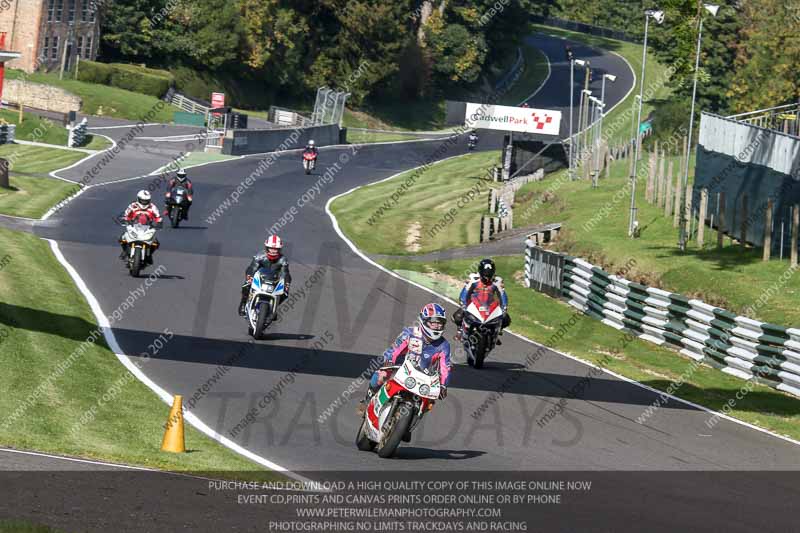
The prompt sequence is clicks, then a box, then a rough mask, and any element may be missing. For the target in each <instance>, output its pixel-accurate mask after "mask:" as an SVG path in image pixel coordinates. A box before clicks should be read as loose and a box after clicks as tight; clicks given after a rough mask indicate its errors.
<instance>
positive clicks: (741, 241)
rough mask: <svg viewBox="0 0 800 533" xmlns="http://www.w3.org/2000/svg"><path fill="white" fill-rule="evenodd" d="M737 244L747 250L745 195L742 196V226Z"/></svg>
mask: <svg viewBox="0 0 800 533" xmlns="http://www.w3.org/2000/svg"><path fill="white" fill-rule="evenodd" d="M740 229H741V235H740V238H739V244H741V245H742V248H747V195H746V194H745V195H743V196H742V225H741V228H740Z"/></svg>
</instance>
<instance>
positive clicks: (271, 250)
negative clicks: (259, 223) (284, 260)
mask: <svg viewBox="0 0 800 533" xmlns="http://www.w3.org/2000/svg"><path fill="white" fill-rule="evenodd" d="M281 248H283V241H282V240H281V238H280V237H278V236H277V235H270V236H269V238H267V240H266V241H264V249H265V250H266V252H267V259H269V260H270V261H277V260H278V259H280V257H281Z"/></svg>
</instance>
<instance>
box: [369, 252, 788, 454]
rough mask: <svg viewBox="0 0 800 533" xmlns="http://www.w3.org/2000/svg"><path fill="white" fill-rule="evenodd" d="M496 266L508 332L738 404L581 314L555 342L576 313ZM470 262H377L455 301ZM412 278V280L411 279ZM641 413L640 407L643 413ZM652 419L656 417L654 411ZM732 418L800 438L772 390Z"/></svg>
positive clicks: (681, 392)
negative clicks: (508, 315) (508, 321)
mask: <svg viewBox="0 0 800 533" xmlns="http://www.w3.org/2000/svg"><path fill="white" fill-rule="evenodd" d="M356 245H359V243H358V242H356ZM495 262H496V263H497V268H498V272H499V273H500V274H501V275H502V276H503V277H504V279H505V280H506V291H507V292H508V295H509V301H510V302H511V313H512V315H513V320H514V323H513V324H512V326H511V329H512V330H513V331H514V332H516V333H520V334H522V335H524V336H526V337H528V338H529V339H532V340H535V341H537V342H539V343H541V344H545V345H547V346H549V347H551V348H554V349H557V350H559V351H561V352H565V353H568V354H570V355H573V356H576V357H579V358H580V359H583V360H585V361H590V362H592V363H595V364H598V365H600V366H604V368H608V369H609V370H611V371H613V372H617V373H619V374H622V375H624V376H627V377H629V378H632V379H635V380H636V381H639V382H640V383H643V384H645V385H648V386H650V387H653V388H655V389H658V390H661V391H666V390H667V389H669V388H670V387H671V386H673V383H676V382H678V381H683V384H682V385H681V386H680V387H679V388H678V389H677V390H676V391H675V392H674V394H675V395H676V396H678V397H680V398H684V399H686V400H689V401H691V402H695V403H697V404H700V405H703V406H705V407H708V408H710V409H714V410H721V409H722V407H723V406H724V405H725V404H726V402H728V400H730V399H732V398H735V397H736V393H737V392H738V391H739V390H740V389H741V388H742V386H743V385H744V383H745V382H744V381H742V380H740V379H737V378H734V377H732V376H729V375H727V374H725V373H723V372H720V371H719V370H716V369H713V368H711V367H706V366H697V367H694V365H693V364H692V361H691V360H689V359H688V358H686V357H683V356H681V355H679V354H677V353H676V352H674V351H671V350H668V349H666V348H662V347H659V346H655V345H653V344H651V343H649V342H646V341H642V340H639V339H635V340H633V341H632V342H626V343H625V344H623V340H624V338H625V334H624V333H621V332H619V331H617V330H615V329H613V328H610V327H608V326H606V325H605V324H603V323H601V322H599V321H597V320H594V319H593V318H589V317H587V316H584V315H580V314H579V315H578V317H577V322H576V323H575V326H573V327H571V328H569V327H568V328H566V330H567V332H566V334H565V335H564V337H562V338H561V339H560V340H557V341H555V342H553V341H552V340H551V337H552V336H553V334H554V333H555V332H556V331H558V330H559V328H560V325H561V324H564V323H567V322H569V321H570V319H571V318H572V317H573V315H574V314H575V313H576V312H578V311H577V310H576V309H574V308H572V307H570V306H569V305H567V304H566V303H564V302H561V301H558V300H554V299H552V298H549V297H547V296H544V295H542V294H540V293H538V292H535V291H532V290H531V289H528V288H526V287H525V286H524V285H523V284H522V282H521V280H522V269H523V265H524V263H525V259H524V256H522V255H519V256H512V257H499V258H496V259H495ZM471 263H472V261H470V260H456V261H437V262H432V263H421V262H417V261H410V260H404V259H396V260H388V261H382V264H383V265H384V266H386V267H387V268H391V269H393V270H395V271H397V272H400V273H401V274H402V275H405V276H406V277H413V279H414V281H417V282H418V283H422V284H424V285H426V286H428V287H430V288H432V289H434V290H438V291H441V292H445V293H446V294H448V295H449V296H450V297H457V295H458V293H459V291H460V288H461V286H462V285H463V275H464V272H466V271H470V267H471V266H473V267H474V265H472V264H471ZM409 273H414V274H415V275H414V274H412V275H411V276H409ZM620 345H624V346H625V349H624V350H623V351H621V352H619V353H616V354H613V356H612V357H608V355H609V353H610V348H611V347H614V346H620ZM693 368H694V369H693ZM534 370H535V369H534ZM673 388H674V387H673ZM646 409H647V408H643V409H642V412H643V414H644V413H645V412H646ZM652 416H654V417H657V416H658V413H657V411H656V412H655V413H654V414H653V415H652ZM711 416H712V415H709V419H710V418H711ZM731 416H734V417H736V418H739V419H741V420H744V421H746V422H749V423H751V424H754V425H757V426H760V427H763V428H766V429H770V430H772V431H775V432H776V433H779V434H782V435H786V436H788V437H792V438H795V439H800V400H798V399H797V398H794V397H792V396H789V395H788V394H784V393H782V392H779V391H776V390H774V389H771V388H769V387H766V386H763V385H755V387H754V388H753V390H752V391H751V392H750V393H749V394H745V395H744V398H743V399H742V400H736V405H735V407H734V408H733V410H732V411H731Z"/></svg>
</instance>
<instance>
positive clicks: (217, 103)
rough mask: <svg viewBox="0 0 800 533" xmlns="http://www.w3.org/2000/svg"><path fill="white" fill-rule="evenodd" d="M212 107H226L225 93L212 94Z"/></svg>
mask: <svg viewBox="0 0 800 533" xmlns="http://www.w3.org/2000/svg"><path fill="white" fill-rule="evenodd" d="M211 107H225V93H211Z"/></svg>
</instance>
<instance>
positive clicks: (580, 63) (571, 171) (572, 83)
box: [569, 59, 587, 180]
mask: <svg viewBox="0 0 800 533" xmlns="http://www.w3.org/2000/svg"><path fill="white" fill-rule="evenodd" d="M575 65H578V66H580V67H583V66H586V65H587V62H586V61H584V60H583V59H570V64H569V179H570V180H573V179H575V170H574V167H573V158H574V155H575V146H574V141H575V139H573V138H572V109H573V107H574V103H573V102H574V100H575Z"/></svg>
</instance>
